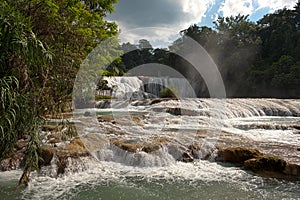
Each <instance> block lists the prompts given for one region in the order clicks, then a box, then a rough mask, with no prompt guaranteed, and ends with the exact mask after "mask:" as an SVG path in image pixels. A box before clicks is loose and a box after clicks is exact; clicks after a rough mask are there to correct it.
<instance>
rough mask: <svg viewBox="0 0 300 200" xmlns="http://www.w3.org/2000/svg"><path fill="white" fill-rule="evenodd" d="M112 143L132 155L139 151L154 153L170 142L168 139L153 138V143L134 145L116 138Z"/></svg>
mask: <svg viewBox="0 0 300 200" xmlns="http://www.w3.org/2000/svg"><path fill="white" fill-rule="evenodd" d="M110 141H111V143H112V144H114V145H115V146H117V147H119V148H121V149H123V150H125V151H128V152H131V153H136V152H137V151H139V150H141V151H144V152H146V153H152V152H155V151H158V150H159V149H160V148H161V145H163V144H166V143H168V142H169V140H168V139H167V138H162V137H160V138H153V139H152V141H151V143H144V144H140V143H134V142H132V141H121V140H119V139H116V138H113V139H111V140H110Z"/></svg>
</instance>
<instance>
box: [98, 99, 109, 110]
mask: <svg viewBox="0 0 300 200" xmlns="http://www.w3.org/2000/svg"><path fill="white" fill-rule="evenodd" d="M95 107H96V108H110V107H111V100H109V99H106V100H101V101H98V102H97V103H96V105H95Z"/></svg>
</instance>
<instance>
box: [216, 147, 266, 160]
mask: <svg viewBox="0 0 300 200" xmlns="http://www.w3.org/2000/svg"><path fill="white" fill-rule="evenodd" d="M259 156H262V153H260V152H259V151H258V150H256V149H246V148H241V147H236V148H227V149H222V150H219V152H218V155H217V158H216V160H217V161H221V162H233V163H240V164H243V163H244V161H246V160H249V159H252V158H257V157H259Z"/></svg>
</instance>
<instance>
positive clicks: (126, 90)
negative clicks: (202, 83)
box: [103, 76, 196, 99]
mask: <svg viewBox="0 0 300 200" xmlns="http://www.w3.org/2000/svg"><path fill="white" fill-rule="evenodd" d="M103 79H104V80H106V81H107V82H108V86H109V87H110V88H112V95H113V96H114V97H117V98H126V99H128V98H147V97H150V98H154V97H160V95H161V92H162V90H163V89H164V88H171V90H174V91H173V92H174V93H176V94H177V95H178V97H180V98H192V97H196V95H195V92H194V90H193V88H192V86H191V85H190V83H189V82H188V81H187V80H186V79H184V78H170V77H144V76H132V77H130V76H123V77H116V76H114V77H104V78H103Z"/></svg>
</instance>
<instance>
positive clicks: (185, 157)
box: [178, 151, 194, 163]
mask: <svg viewBox="0 0 300 200" xmlns="http://www.w3.org/2000/svg"><path fill="white" fill-rule="evenodd" d="M178 161H181V162H186V163H187V162H193V161H194V157H193V156H192V155H191V153H190V152H188V151H186V152H184V153H183V154H182V156H181V157H180V158H179V159H178Z"/></svg>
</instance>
